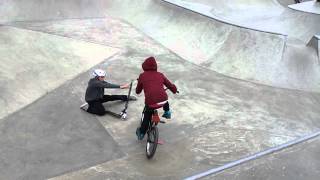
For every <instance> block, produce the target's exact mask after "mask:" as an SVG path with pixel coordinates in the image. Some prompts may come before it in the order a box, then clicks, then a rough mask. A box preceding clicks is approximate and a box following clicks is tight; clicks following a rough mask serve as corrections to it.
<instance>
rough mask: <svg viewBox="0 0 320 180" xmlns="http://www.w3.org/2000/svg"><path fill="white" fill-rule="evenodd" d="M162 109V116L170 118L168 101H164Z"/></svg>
mask: <svg viewBox="0 0 320 180" xmlns="http://www.w3.org/2000/svg"><path fill="white" fill-rule="evenodd" d="M163 110H164V113H163V115H162V117H164V118H166V119H171V111H170V106H169V102H166V103H165V104H164V105H163Z"/></svg>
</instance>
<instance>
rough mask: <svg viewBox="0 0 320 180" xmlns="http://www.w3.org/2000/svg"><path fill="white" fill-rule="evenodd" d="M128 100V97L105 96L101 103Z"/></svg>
mask: <svg viewBox="0 0 320 180" xmlns="http://www.w3.org/2000/svg"><path fill="white" fill-rule="evenodd" d="M127 99H128V96H126V95H104V96H103V99H102V101H101V102H102V103H104V102H108V101H118V100H121V101H127Z"/></svg>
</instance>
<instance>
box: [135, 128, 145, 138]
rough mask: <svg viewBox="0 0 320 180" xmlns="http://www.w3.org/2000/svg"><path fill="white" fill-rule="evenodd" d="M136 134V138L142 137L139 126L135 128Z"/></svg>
mask: <svg viewBox="0 0 320 180" xmlns="http://www.w3.org/2000/svg"><path fill="white" fill-rule="evenodd" d="M136 135H137V137H138V140H142V139H143V138H144V134H141V132H140V128H137V130H136Z"/></svg>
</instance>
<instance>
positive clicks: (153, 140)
mask: <svg viewBox="0 0 320 180" xmlns="http://www.w3.org/2000/svg"><path fill="white" fill-rule="evenodd" d="M147 134H148V137H147V145H146V155H147V158H148V159H151V158H152V157H153V156H154V154H155V153H156V150H157V145H158V138H159V131H158V128H157V127H152V128H151V129H150V131H148V133H147Z"/></svg>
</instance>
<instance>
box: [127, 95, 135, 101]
mask: <svg viewBox="0 0 320 180" xmlns="http://www.w3.org/2000/svg"><path fill="white" fill-rule="evenodd" d="M136 100H137V98H136V97H135V96H130V97H129V101H136Z"/></svg>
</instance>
